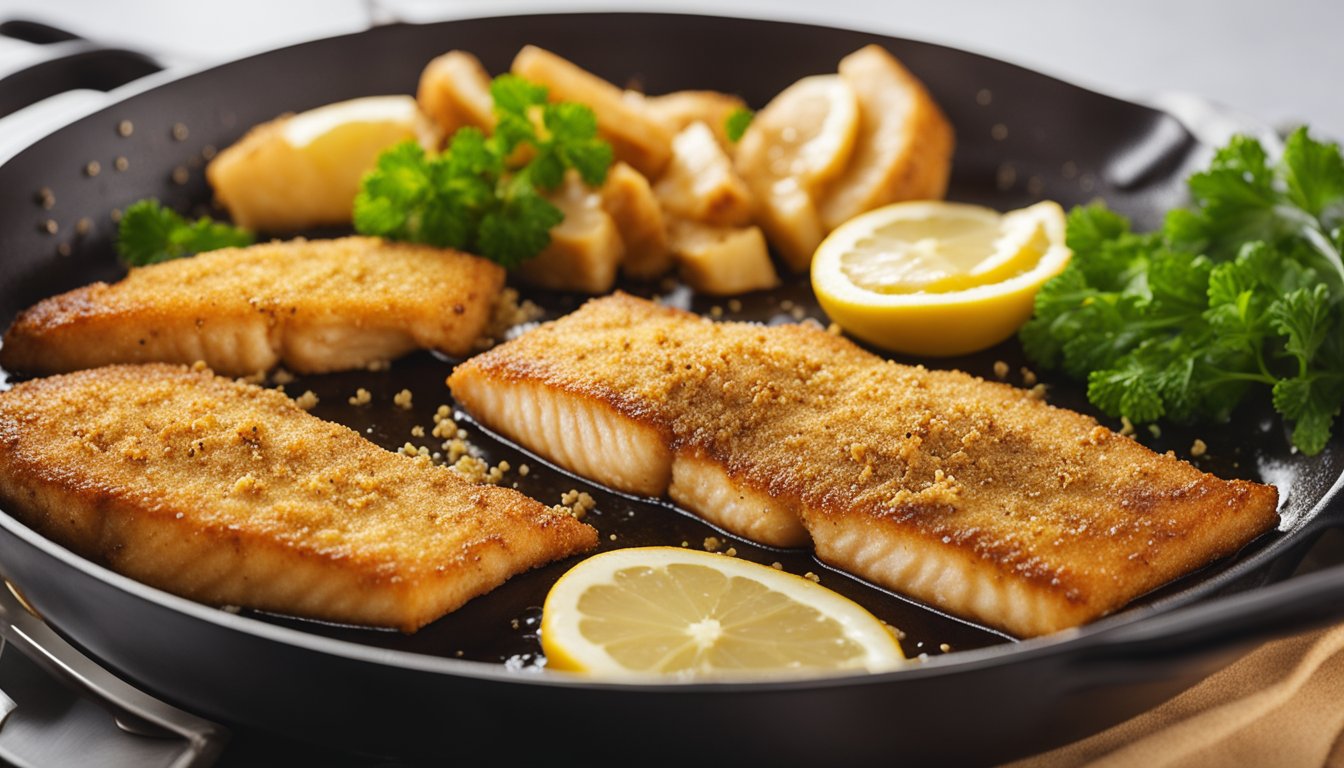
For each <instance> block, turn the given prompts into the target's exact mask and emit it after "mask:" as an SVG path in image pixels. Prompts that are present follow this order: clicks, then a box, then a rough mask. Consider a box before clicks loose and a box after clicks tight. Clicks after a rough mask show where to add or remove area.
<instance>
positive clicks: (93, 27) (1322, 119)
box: [0, 0, 1344, 138]
mask: <svg viewBox="0 0 1344 768" xmlns="http://www.w3.org/2000/svg"><path fill="white" fill-rule="evenodd" d="M587 9H595V10H598V9H605V10H611V9H622V10H637V9H648V10H671V11H686V12H700V13H721V14H729V15H741V16H753V17H767V18H782V19H793V20H802V21H812V22H817V23H826V24H833V25H836V26H846V27H856V28H861V29H864V30H867V31H873V32H882V33H887V34H894V35H898V36H902V37H911V38H917V39H924V40H929V41H932V42H939V43H944V44H950V45H954V46H957V47H961V48H966V49H970V50H974V51H976V52H979V53H984V54H988V55H991V56H995V57H998V58H1002V59H1006V60H1009V61H1013V62H1015V63H1019V64H1023V65H1025V66H1028V67H1031V68H1034V69H1038V70H1041V71H1043V72H1047V73H1049V74H1052V75H1055V76H1057V77H1061V78H1063V79H1066V80H1070V81H1073V82H1075V83H1078V84H1081V85H1086V86H1088V87H1091V88H1094V89H1097V90H1101V91H1103V92H1106V93H1110V94H1113V95H1117V96H1122V97H1128V98H1145V97H1148V96H1152V95H1154V94H1160V93H1164V92H1171V91H1178V92H1187V93H1194V94H1198V95H1201V96H1204V97H1206V98H1208V99H1211V100H1213V101H1215V102H1219V103H1221V104H1223V105H1226V106H1228V107H1231V108H1233V109H1234V110H1236V111H1238V112H1241V113H1244V114H1246V115H1248V116H1251V117H1253V118H1256V119H1259V120H1261V121H1264V122H1266V123H1268V124H1270V125H1273V126H1276V127H1285V126H1291V125H1294V124H1298V123H1302V122H1307V123H1310V124H1311V125H1312V127H1313V129H1314V130H1315V131H1316V132H1317V133H1319V134H1323V135H1328V136H1331V137H1333V138H1344V2H1341V1H1340V0H1278V1H1277V2H1263V1H1262V2H1253V1H1252V0H1222V1H1221V2H1220V1H1219V0H1111V1H1110V2H1105V3H1101V2H1095V1H1093V0H1025V1H1023V2H1007V1H1000V2H989V1H987V0H981V1H977V0H919V1H918V2H915V1H913V0H888V1H886V2H883V1H882V0H681V1H680V2H660V1H656V0H655V1H652V2H650V1H644V2H641V0H625V2H610V1H608V2H572V1H565V0H524V1H522V2H520V1H518V0H440V1H434V0H376V1H374V0H321V1H319V0H227V2H222V3H220V2H210V3H204V2H195V1H194V0H173V1H170V0H154V1H151V0H0V19H4V18H16V17H24V18H31V19H38V20H45V21H48V22H50V23H55V24H58V25H61V26H64V27H66V28H69V29H71V30H73V31H76V32H78V33H80V34H82V35H84V36H86V37H90V38H94V39H97V40H105V41H109V42H114V43H117V44H121V45H126V46H130V47H134V48H137V49H141V50H145V51H146V52H149V53H155V54H160V55H161V56H163V57H164V58H165V59H167V60H168V61H170V62H180V63H205V62H210V61H216V60H223V59H228V58H232V57H235V56H237V55H240V54H242V53H246V52H250V51H255V50H259V49H265V48H270V47H274V46H277V45H281V44H284V43H288V42H294V41H297V40H301V39H305V38H310V37H316V36H325V35H331V34H337V33H341V32H347V31H353V30H357V29H362V28H364V27H365V26H367V25H368V24H369V21H370V19H371V18H374V17H378V18H384V19H387V18H395V19H402V20H412V21H414V20H437V19H444V18H453V17H461V16H484V15H495V14H504V13H516V12H523V11H528V10H547V11H553V10H587ZM21 47H22V46H14V45H0V72H4V71H5V70H6V69H9V68H11V67H12V66H13V64H14V63H15V62H17V61H20V60H21V59H22V57H23V56H24V52H23V51H21V50H18V48H21Z"/></svg>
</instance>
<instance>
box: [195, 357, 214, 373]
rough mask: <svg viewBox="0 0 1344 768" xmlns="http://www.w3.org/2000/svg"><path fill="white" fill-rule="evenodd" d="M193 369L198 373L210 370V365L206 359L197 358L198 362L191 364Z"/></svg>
mask: <svg viewBox="0 0 1344 768" xmlns="http://www.w3.org/2000/svg"><path fill="white" fill-rule="evenodd" d="M191 370H193V371H195V372H196V373H200V372H201V371H208V370H210V366H208V365H206V364H205V361H204V360H197V361H196V362H194V363H192V364H191Z"/></svg>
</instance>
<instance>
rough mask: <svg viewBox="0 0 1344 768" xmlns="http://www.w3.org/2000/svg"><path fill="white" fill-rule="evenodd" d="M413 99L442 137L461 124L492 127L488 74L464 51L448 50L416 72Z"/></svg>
mask: <svg viewBox="0 0 1344 768" xmlns="http://www.w3.org/2000/svg"><path fill="white" fill-rule="evenodd" d="M415 99H416V101H417V102H418V103H419V104H420V109H421V110H423V111H424V113H425V114H426V115H428V116H429V117H430V118H431V119H432V120H433V121H434V122H435V123H437V124H438V126H439V130H440V131H441V132H442V134H443V136H444V137H445V138H447V137H451V136H452V135H453V133H454V132H456V131H457V129H458V128H462V127H465V126H473V127H476V128H480V129H481V130H483V131H485V132H486V133H489V132H490V131H491V130H492V129H493V128H494V127H495V103H494V100H493V99H492V98H491V97H490V73H489V72H486V71H485V67H484V66H482V65H481V60H480V59H478V58H476V57H475V56H473V55H471V54H470V53H467V52H466V51H449V52H447V53H445V54H443V55H442V56H439V57H438V58H436V59H434V60H433V61H431V62H429V65H428V66H426V67H425V70H424V72H422V73H421V74H420V86H419V88H418V89H417V90H416V93H415Z"/></svg>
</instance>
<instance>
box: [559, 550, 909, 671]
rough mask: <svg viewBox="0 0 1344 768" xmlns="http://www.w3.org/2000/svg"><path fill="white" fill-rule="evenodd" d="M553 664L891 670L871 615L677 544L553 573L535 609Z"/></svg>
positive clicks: (833, 596) (893, 659) (891, 654)
mask: <svg viewBox="0 0 1344 768" xmlns="http://www.w3.org/2000/svg"><path fill="white" fill-rule="evenodd" d="M541 645H542V648H543V649H544V650H545V652H546V659H547V665H548V666H549V667H551V668H553V669H562V670H569V671H577V672H588V673H593V674H602V675H608V676H631V675H635V676H639V675H651V674H660V675H674V676H677V677H682V678H697V679H701V678H705V677H748V676H760V675H763V674H774V675H779V674H781V673H783V674H789V673H792V674H817V673H822V672H828V671H845V670H852V671H858V670H869V671H879V670H886V669H891V668H892V667H894V666H895V665H897V664H899V663H900V662H901V661H902V660H903V659H904V658H905V657H904V656H903V655H902V654H901V648H900V645H899V644H898V643H897V642H896V638H895V637H893V635H892V633H891V632H890V631H889V630H888V629H887V627H886V626H885V625H883V624H882V622H880V621H878V620H877V618H875V617H874V616H873V615H872V614H870V613H868V612H867V611H865V610H864V609H863V608H861V607H860V606H859V605H858V604H856V603H854V602H852V601H850V600H849V599H848V598H845V597H843V596H841V595H839V594H837V593H835V592H832V591H831V590H829V589H826V588H825V587H822V586H820V585H818V584H815V583H813V582H811V581H808V580H806V579H803V578H800V577H798V576H794V575H792V574H789V573H785V572H784V571H778V570H775V569H774V568H770V567H767V566H764V565H757V564H756V563H752V562H747V561H745V560H739V559H737V558H733V557H728V556H725V555H714V554H709V553H707V552H698V551H695V550H689V549H680V548H677V547H637V548H631V549H618V550H615V551H611V552H605V553H603V554H600V555H596V556H594V557H590V558H588V559H587V560H584V561H583V562H581V563H579V564H578V565H576V566H575V567H574V568H572V569H570V571H569V572H568V573H566V574H565V575H564V576H562V577H561V578H560V580H559V581H557V582H556V584H555V586H554V587H552V588H551V591H550V594H548V595H547V596H546V604H545V607H544V608H543V609H542V618H541Z"/></svg>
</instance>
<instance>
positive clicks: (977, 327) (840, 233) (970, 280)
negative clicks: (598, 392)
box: [812, 201, 1072, 356]
mask: <svg viewBox="0 0 1344 768" xmlns="http://www.w3.org/2000/svg"><path fill="white" fill-rule="evenodd" d="M1071 255H1072V252H1071V251H1070V250H1069V249H1068V247H1067V246H1066V245H1065V244H1064V210H1063V209H1062V208H1060V207H1059V205H1058V204H1057V203H1054V202H1050V201H1046V202H1042V203H1037V204H1036V205H1033V206H1031V207H1029V208H1023V209H1021V210H1018V211H1012V212H1010V213H1005V214H1001V213H998V212H997V211H994V210H991V209H989V208H982V207H980V206H975V205H966V204H961V203H946V202H909V203H895V204H893V205H888V206H886V207H883V208H879V209H877V210H875V211H871V212H869V213H866V214H863V215H861V216H857V217H855V218H854V219H851V220H850V221H848V222H846V223H845V224H843V225H841V226H840V227H839V228H838V229H836V230H835V231H834V232H832V233H831V234H830V236H828V237H827V238H826V239H825V240H824V241H823V242H822V244H821V245H820V246H819V247H818V248H817V252H816V256H815V258H814V259H813V261H812V289H813V291H814V292H815V293H816V295H817V301H818V302H819V303H820V304H821V308H822V309H823V310H825V311H826V313H827V314H828V315H830V317H831V319H832V320H834V321H835V322H836V323H838V324H839V325H840V327H841V328H844V329H845V330H846V331H847V332H849V333H850V334H852V335H854V336H856V337H858V338H860V339H863V340H864V341H867V342H869V343H872V344H875V345H877V346H879V347H882V348H884V349H889V350H892V351H895V352H905V353H908V354H915V355H929V356H945V355H962V354H967V353H969V352H975V351H978V350H981V349H985V348H987V347H990V346H993V345H994V344H997V343H999V342H1000V341H1003V340H1004V339H1006V338H1008V337H1009V336H1011V335H1012V334H1013V333H1014V332H1015V331H1016V330H1017V329H1018V327H1019V326H1021V325H1022V323H1024V322H1026V321H1027V318H1029V317H1030V316H1031V311H1032V302H1033V300H1034V299H1035V296H1036V291H1037V290H1038V289H1039V288H1040V286H1041V284H1042V283H1044V282H1045V281H1046V280H1048V279H1050V278H1051V277H1054V276H1055V275H1057V274H1059V272H1060V270H1062V269H1064V266H1065V265H1066V264H1067V263H1068V261H1069V258H1070V256H1071Z"/></svg>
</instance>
